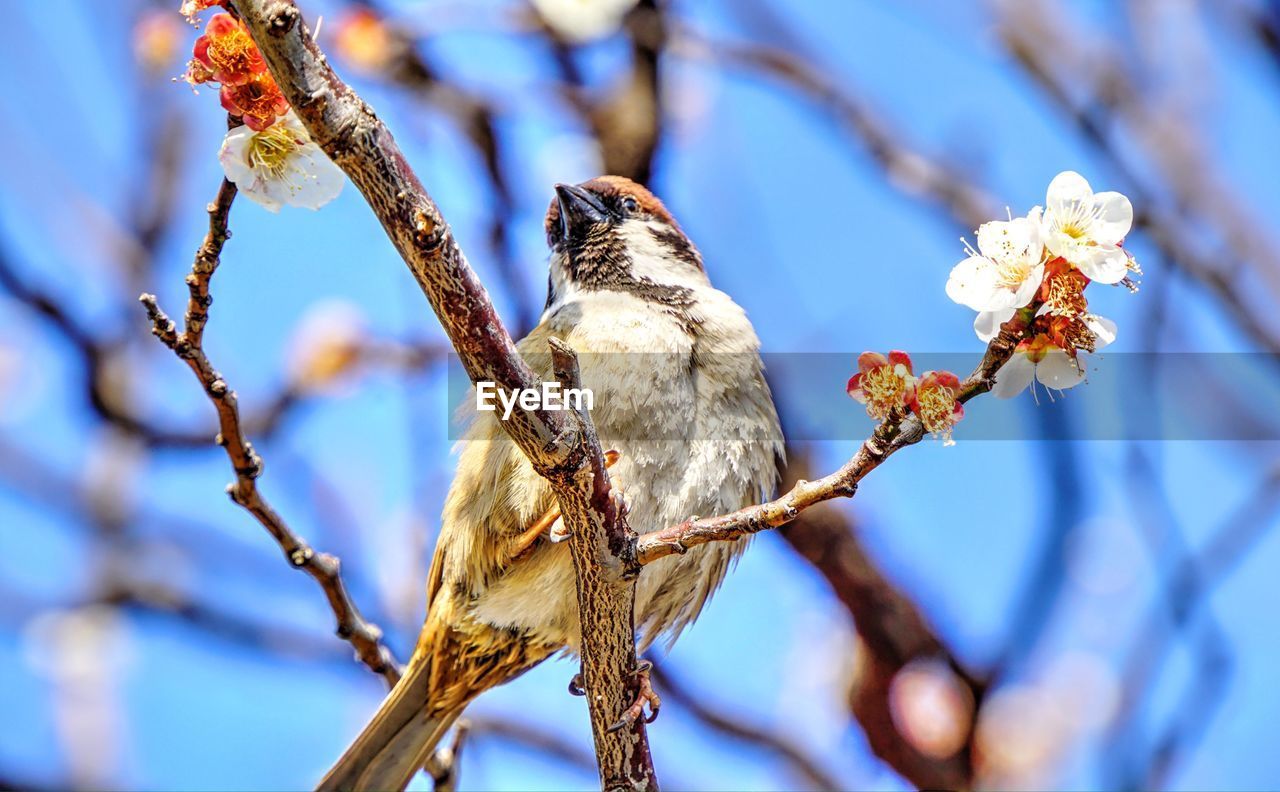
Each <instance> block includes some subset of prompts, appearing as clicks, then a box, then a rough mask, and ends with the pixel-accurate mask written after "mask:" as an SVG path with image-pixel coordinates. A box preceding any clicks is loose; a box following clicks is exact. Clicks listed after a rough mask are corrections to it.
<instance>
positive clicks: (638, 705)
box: [609, 660, 662, 732]
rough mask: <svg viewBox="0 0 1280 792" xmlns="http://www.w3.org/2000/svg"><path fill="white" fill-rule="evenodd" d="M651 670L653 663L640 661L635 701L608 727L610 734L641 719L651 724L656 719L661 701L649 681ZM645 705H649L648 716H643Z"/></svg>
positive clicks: (660, 707)
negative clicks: (638, 685)
mask: <svg viewBox="0 0 1280 792" xmlns="http://www.w3.org/2000/svg"><path fill="white" fill-rule="evenodd" d="M651 670H653V663H650V662H649V661H648V660H641V661H640V663H639V665H637V666H636V671H635V674H636V679H637V680H639V682H640V690H639V691H638V692H637V693H636V700H635V701H634V702H632V704H631V706H630V707H627V710H626V712H623V713H622V717H621V718H619V719H618V721H617V723H614V724H613V725H612V726H610V727H609V731H610V732H616V731H618V730H619V729H625V728H626V727H628V726H630V725H631V724H633V723H635V722H636V721H637V720H639V719H641V718H643V719H644V722H645V723H653V722H654V721H655V720H657V719H658V710H660V709H662V699H661V698H659V697H658V693H657V691H655V690H654V689H653V682H652V680H651V679H650V674H649V672H650V671H651ZM645 704H648V705H649V714H648V716H645V714H644V707H645Z"/></svg>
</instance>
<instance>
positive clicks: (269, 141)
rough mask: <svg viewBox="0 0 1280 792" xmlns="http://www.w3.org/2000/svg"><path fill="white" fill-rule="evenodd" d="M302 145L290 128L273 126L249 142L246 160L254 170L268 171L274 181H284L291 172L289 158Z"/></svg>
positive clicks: (280, 124) (257, 134)
mask: <svg viewBox="0 0 1280 792" xmlns="http://www.w3.org/2000/svg"><path fill="white" fill-rule="evenodd" d="M301 145H302V144H301V142H300V141H299V140H298V138H297V135H296V134H295V133H294V132H293V131H292V130H290V129H289V128H288V126H286V125H285V124H283V123H276V124H272V125H271V126H269V127H267V128H266V129H264V130H263V131H261V132H257V133H255V134H254V136H253V137H252V138H251V139H250V140H249V145H248V147H247V149H246V150H245V160H246V161H247V162H248V163H249V167H250V168H252V169H253V170H255V171H266V172H267V174H268V175H270V177H271V178H272V179H282V178H284V175H285V173H286V172H287V171H288V170H289V158H290V157H291V156H293V153H294V152H295V151H297V150H298V149H299V148H301Z"/></svg>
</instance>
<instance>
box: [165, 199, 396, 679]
mask: <svg viewBox="0 0 1280 792" xmlns="http://www.w3.org/2000/svg"><path fill="white" fill-rule="evenodd" d="M235 196H236V187H235V185H234V184H232V183H231V182H229V181H227V180H225V179H224V180H223V182H222V185H221V187H220V188H219V189H218V195H217V197H216V198H215V199H214V201H213V203H211V204H209V207H208V208H209V232H208V234H207V235H206V236H205V239H204V243H203V244H202V245H201V246H200V249H199V251H197V252H196V257H195V263H194V264H193V265H192V268H191V273H190V274H189V275H188V276H187V279H186V282H187V288H188V290H189V292H190V297H189V299H188V302H187V310H186V315H185V317H184V319H183V329H182V331H181V332H179V331H178V329H177V326H176V325H175V324H174V322H173V320H171V319H170V318H169V317H168V316H166V315H165V313H164V311H162V310H161V309H160V305H159V303H158V302H157V300H156V296H155V295H154V294H144V295H142V296H141V297H140V298H139V301H140V302H141V303H142V304H143V306H144V307H145V308H146V310H147V316H148V317H149V318H150V319H151V332H152V333H153V334H155V336H156V337H157V338H159V339H160V341H161V342H163V343H164V345H165V346H167V347H169V348H170V349H172V350H173V351H174V353H175V354H176V355H177V356H178V357H179V358H181V359H182V360H183V361H185V362H186V364H187V365H188V366H190V368H191V370H192V371H193V372H195V375H196V377H197V379H199V380H200V384H201V385H203V386H204V389H205V393H206V394H207V395H208V396H209V400H210V401H211V402H212V403H213V406H214V408H215V409H216V410H217V414H218V425H219V429H220V431H219V432H218V436H217V437H216V438H215V442H216V443H217V444H218V445H220V446H222V447H223V449H224V450H225V451H226V453H227V459H228V460H230V462H231V467H232V469H233V470H234V471H235V481H234V482H233V483H232V484H230V485H228V487H227V494H228V495H230V496H231V499H232V500H233V501H235V503H236V504H237V505H239V506H240V507H242V508H244V509H245V510H246V511H248V512H249V513H250V514H252V515H253V516H254V517H255V518H256V519H257V520H258V522H259V523H261V524H262V527H264V528H266V529H267V532H268V533H270V534H271V536H272V538H273V539H275V540H276V543H277V544H279V545H280V549H281V550H283V551H284V554H285V558H287V559H288V560H289V563H290V564H291V565H293V566H294V567H296V568H298V569H301V570H302V571H304V572H306V573H307V574H308V575H310V576H311V577H312V578H314V579H315V581H316V582H317V583H319V584H320V587H321V589H323V590H324V593H325V597H326V598H327V599H328V600H329V607H330V609H331V610H332V611H333V615H334V618H335V619H336V620H337V632H338V636H339V637H340V638H342V639H344V640H346V641H349V642H350V643H351V645H352V646H353V647H354V648H355V650H356V655H357V656H358V657H359V658H360V660H361V662H363V663H364V664H365V665H366V666H368V667H369V670H371V671H373V672H374V673H375V674H379V675H380V676H382V677H383V678H384V679H385V680H386V681H387V683H388V684H389V685H394V684H395V683H396V681H397V680H398V679H399V678H400V666H399V663H397V662H396V659H395V657H394V656H393V655H392V653H391V650H390V649H388V648H387V647H386V645H384V644H383V643H382V631H381V630H380V629H379V628H378V626H377V625H375V624H373V623H371V622H369V621H367V620H366V619H365V618H364V617H363V616H362V615H361V614H360V610H359V609H358V608H357V607H356V605H355V603H354V602H352V600H351V596H350V594H349V593H348V592H347V588H346V584H345V583H344V582H343V580H342V575H341V564H340V562H339V560H338V558H337V557H335V556H332V555H329V554H328V553H317V552H316V551H315V550H314V549H312V547H311V545H309V544H307V541H306V540H305V539H303V538H302V537H301V536H299V535H298V534H296V533H294V532H293V530H292V529H290V528H289V526H288V524H287V523H285V521H284V518H282V517H281V516H280V515H279V513H277V512H276V510H275V509H273V508H272V507H271V505H270V504H269V503H268V502H267V500H266V499H265V498H264V497H263V496H262V493H261V492H260V491H259V490H258V486H257V479H258V477H259V476H260V475H262V458H261V457H259V456H258V453H257V452H256V451H254V449H253V446H252V444H250V442H249V440H248V438H246V437H245V434H244V429H243V427H242V425H241V421H240V409H239V404H238V401H237V399H236V394H235V391H233V390H231V388H230V387H229V386H228V385H227V382H226V380H224V379H223V378H222V375H221V374H219V373H218V371H217V370H216V369H215V368H214V367H213V364H212V363H211V362H210V361H209V358H208V356H206V355H205V352H204V345H203V341H204V327H205V325H206V324H207V323H208V321H209V305H210V304H211V303H212V302H213V300H212V298H211V297H210V295H209V282H210V280H211V279H212V278H213V273H214V272H215V271H216V270H217V268H218V262H219V257H220V256H221V254H222V247H223V245H224V244H225V243H226V241H227V238H228V237H229V236H230V232H229V231H228V230H227V215H228V214H229V212H230V211H231V204H232V202H233V201H234V200H235Z"/></svg>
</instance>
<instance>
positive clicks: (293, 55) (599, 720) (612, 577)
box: [232, 0, 657, 789]
mask: <svg viewBox="0 0 1280 792" xmlns="http://www.w3.org/2000/svg"><path fill="white" fill-rule="evenodd" d="M232 5H233V7H234V9H235V11H236V12H237V13H238V14H239V16H240V18H241V19H242V20H243V21H244V23H245V25H246V26H247V28H248V30H249V32H250V35H251V36H252V37H253V39H254V41H255V42H256V43H257V45H258V48H259V50H261V52H262V54H263V57H264V59H265V61H266V63H267V66H268V68H269V69H270V70H271V73H272V75H273V76H274V77H275V80H276V82H277V84H278V85H279V86H280V89H281V91H282V92H283V93H284V96H285V97H286V98H287V99H288V100H289V103H290V104H291V105H292V106H293V109H294V110H295V111H296V112H297V114H298V117H299V119H301V121H302V123H303V124H304V125H305V126H306V128H307V131H308V132H309V133H310V135H311V137H312V139H313V140H315V142H316V143H317V144H318V145H319V146H320V147H321V148H322V149H324V151H325V153H326V154H328V155H329V157H330V159H332V160H333V161H334V162H335V163H336V164H337V165H338V166H339V167H340V168H342V170H343V171H345V172H346V174H347V175H348V176H349V177H350V178H351V181H352V182H353V183H354V184H355V185H356V187H357V188H358V189H359V190H360V192H361V193H362V194H363V195H364V197H365V200H366V201H367V202H368V203H369V206H370V208H371V209H372V210H373V211H374V214H375V215H377V217H378V219H379V221H381V223H382V226H383V229H384V230H385V231H386V232H387V236H388V237H389V238H390V239H391V241H392V244H394V245H395V247H396V250H397V251H399V253H400V255H401V257H402V258H403V259H404V261H405V263H406V264H407V265H408V267H409V270H410V272H412V273H413V276H414V278H415V279H416V280H417V282H418V285H419V286H420V287H421V288H422V291H423V293H424V294H425V295H426V296H427V299H428V301H429V302H430V303H431V307H432V308H433V309H434V311H435V313H436V316H437V317H438V318H439V319H440V323H441V325H443V327H444V330H445V333H446V334H447V335H448V336H449V340H450V341H451V342H452V344H453V346H454V348H455V349H456V350H457V352H458V355H459V357H460V358H461V360H462V364H463V367H464V368H465V369H466V371H467V375H468V376H469V377H470V379H471V381H472V382H473V383H475V382H480V381H486V382H493V383H495V384H496V385H497V386H498V387H499V388H502V389H503V390H507V391H511V390H527V389H530V388H536V387H539V386H540V385H541V381H540V380H539V379H538V378H537V377H536V376H535V375H534V373H533V371H532V370H531V369H530V368H529V366H528V364H527V363H526V362H525V361H524V360H523V359H522V358H521V357H520V354H519V352H518V351H517V350H516V347H515V343H514V342H513V341H512V340H511V336H510V335H509V334H508V333H507V330H506V328H505V327H504V326H503V323H502V320H501V319H500V318H499V317H498V315H497V312H496V311H495V310H494V308H493V305H492V303H491V302H490V300H489V295H488V293H487V292H486V291H485V289H484V286H483V285H482V284H481V283H480V281H479V279H478V278H477V277H476V275H475V273H474V272H473V271H472V269H471V267H470V266H469V265H468V264H467V260H466V257H465V256H464V255H463V252H462V250H461V248H460V247H459V246H458V244H457V241H456V240H455V239H454V237H453V233H452V231H451V230H450V229H449V226H448V224H447V223H446V222H445V219H444V217H443V216H442V215H441V213H440V210H439V208H438V207H437V206H436V204H435V202H434V201H433V200H432V198H431V196H430V195H429V194H428V193H427V191H426V189H425V188H424V187H423V186H422V183H421V182H420V181H419V180H418V177H417V175H416V174H415V173H414V172H413V169H412V168H411V167H410V166H409V164H408V162H407V161H406V160H405V157H404V154H403V153H402V152H401V151H400V149H399V147H398V146H397V145H396V142H395V140H394V138H393V137H392V135H391V132H390V131H389V130H388V129H387V128H386V126H385V125H384V124H383V123H382V121H381V120H380V119H379V118H378V117H377V115H376V114H375V113H374V112H373V110H372V108H370V107H369V106H368V105H367V104H365V102H364V101H363V100H362V99H360V97H359V96H357V95H356V93H355V92H354V91H353V90H352V89H351V88H350V87H349V86H347V85H346V84H345V83H344V82H342V80H341V79H339V78H338V76H337V75H336V74H335V73H334V72H333V70H332V69H331V68H329V65H328V63H327V61H326V59H325V56H324V55H323V53H321V52H320V49H319V47H317V46H316V44H315V41H314V40H313V39H312V37H311V33H310V31H309V30H307V28H306V25H305V24H303V21H302V13H301V12H300V11H299V10H298V7H297V5H296V4H295V3H294V2H292V0H232ZM566 350H567V348H566ZM563 352H564V350H561V356H562V358H563ZM575 368H576V366H575ZM565 373H566V374H568V373H571V372H570V371H568V370H566V372H565ZM502 428H503V430H504V431H506V432H507V434H508V435H509V436H510V437H511V439H512V440H513V441H514V442H515V443H516V445H517V446H518V447H519V448H520V450H521V451H522V452H523V453H524V455H525V456H526V457H527V458H528V459H529V461H530V463H531V464H532V466H533V468H534V470H535V471H537V472H538V474H539V475H541V476H542V477H543V478H545V479H546V480H547V482H548V483H549V484H550V486H551V488H552V491H553V492H554V493H555V495H556V498H557V500H558V501H559V504H560V509H561V512H562V513H563V515H564V520H565V525H566V526H567V527H568V528H569V529H570V530H571V531H572V532H573V534H574V536H575V538H574V540H573V541H572V542H571V548H570V549H571V552H572V554H573V558H574V565H575V569H576V572H577V584H578V594H579V606H580V608H582V609H583V615H584V618H583V619H582V620H581V621H582V624H583V636H582V638H583V640H582V645H581V653H582V657H583V671H584V680H585V682H586V687H587V691H588V702H589V707H590V711H591V721H592V731H593V733H594V734H595V736H596V753H597V761H598V762H599V765H600V778H601V782H602V783H603V785H604V786H605V788H606V789H614V788H627V789H631V788H635V789H656V788H657V779H656V777H655V775H654V771H653V763H652V760H651V759H650V757H649V748H648V741H647V736H646V733H645V729H644V725H643V723H641V722H640V721H636V722H634V723H633V724H631V726H630V727H629V728H625V729H619V730H616V731H609V726H610V725H612V724H613V723H614V722H615V721H616V720H617V718H618V717H619V716H620V715H621V714H622V712H624V711H625V710H626V709H627V707H629V705H630V703H631V700H633V699H634V696H633V693H634V692H635V690H636V689H637V688H638V680H636V679H635V675H634V673H633V672H634V657H635V644H634V642H635V636H634V631H633V629H632V627H631V619H630V615H631V598H632V596H633V586H632V585H631V582H630V581H629V580H627V579H626V573H627V572H628V570H629V569H630V568H632V567H633V564H632V563H630V562H629V557H628V555H627V550H628V549H629V547H630V543H629V542H625V541H619V539H620V537H621V536H622V535H624V532H625V531H626V530H627V529H626V527H625V523H624V522H623V521H622V517H621V513H620V511H619V510H618V508H617V507H616V505H615V504H614V501H613V499H612V498H611V496H610V490H609V477H608V473H607V472H606V471H605V468H604V458H603V454H602V453H601V451H600V448H599V443H598V442H597V441H595V439H594V432H593V431H592V429H591V426H590V423H589V422H588V421H585V420H583V419H582V417H581V416H576V415H572V414H566V413H564V412H561V411H554V410H546V409H538V410H527V411H526V410H521V411H517V412H516V413H514V414H513V415H512V416H511V419H510V420H507V421H504V422H502ZM602 548H607V550H608V553H607V554H606V553H605V552H603V550H602ZM606 561H607V562H608V563H602V562H606ZM588 603H589V604H590V606H591V609H592V610H593V611H594V612H598V613H600V614H606V615H607V616H608V618H605V619H602V620H601V621H600V622H599V623H596V622H595V621H594V620H588V619H587V618H585V616H586V613H587V612H589V611H588V610H587V609H586V607H585V606H586V604H588ZM628 658H630V661H631V662H630V663H627V660H628ZM606 666H607V667H606ZM628 679H630V683H629V684H622V682H623V681H625V680H628ZM601 684H609V685H610V686H609V687H608V688H607V689H602V688H601V687H600V685H601Z"/></svg>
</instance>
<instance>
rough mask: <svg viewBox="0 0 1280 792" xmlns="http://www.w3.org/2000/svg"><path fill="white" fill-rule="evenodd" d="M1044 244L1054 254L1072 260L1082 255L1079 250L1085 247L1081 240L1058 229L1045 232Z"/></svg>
mask: <svg viewBox="0 0 1280 792" xmlns="http://www.w3.org/2000/svg"><path fill="white" fill-rule="evenodd" d="M1044 246H1045V247H1047V248H1048V249H1049V252H1050V253H1052V254H1053V255H1055V256H1061V257H1062V258H1064V259H1066V260H1067V261H1071V262H1074V261H1075V260H1076V259H1077V258H1079V257H1080V253H1079V250H1080V249H1081V248H1082V247H1085V246H1084V245H1082V244H1081V243H1080V240H1078V239H1076V238H1075V237H1073V236H1071V235H1070V234H1064V233H1062V232H1061V231H1058V230H1056V229H1049V231H1048V233H1046V234H1045V237H1044Z"/></svg>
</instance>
